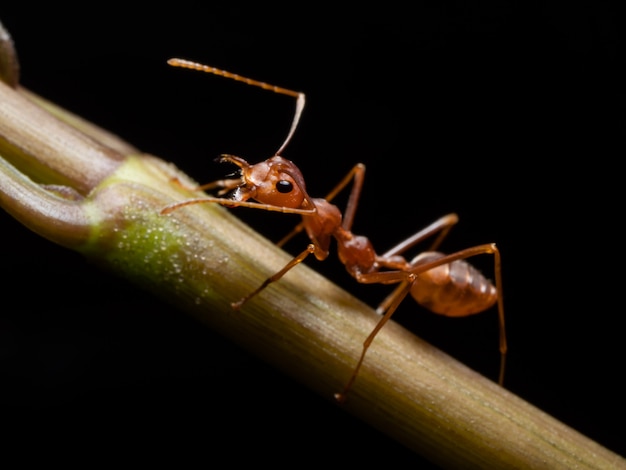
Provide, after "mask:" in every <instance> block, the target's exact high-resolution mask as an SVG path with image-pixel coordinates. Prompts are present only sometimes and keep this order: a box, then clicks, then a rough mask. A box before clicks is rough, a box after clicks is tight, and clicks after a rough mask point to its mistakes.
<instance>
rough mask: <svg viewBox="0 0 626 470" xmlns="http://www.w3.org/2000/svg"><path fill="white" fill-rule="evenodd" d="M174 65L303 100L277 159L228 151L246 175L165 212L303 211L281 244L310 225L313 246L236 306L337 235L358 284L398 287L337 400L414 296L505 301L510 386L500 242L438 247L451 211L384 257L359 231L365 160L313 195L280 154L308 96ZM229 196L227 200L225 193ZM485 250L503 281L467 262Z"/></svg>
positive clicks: (503, 347) (474, 307)
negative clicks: (205, 206)
mask: <svg viewBox="0 0 626 470" xmlns="http://www.w3.org/2000/svg"><path fill="white" fill-rule="evenodd" d="M168 63H169V64H170V65H172V66H177V67H184V68H190V69H194V70H200V71H204V72H208V73H213V74H216V75H220V76H223V77H226V78H231V79H233V80H237V81H242V82H244V83H247V84H249V85H253V86H257V87H260V88H263V89H267V90H271V91H274V92H276V93H280V94H285V95H289V96H293V97H295V98H296V111H295V116H294V119H293V122H292V124H291V128H290V130H289V133H288V135H287V138H286V139H285V141H284V142H283V144H282V145H281V147H280V148H279V149H278V151H277V152H276V154H275V155H274V156H272V157H270V158H269V159H267V160H265V161H263V162H260V163H257V164H249V163H248V162H247V161H245V160H244V159H243V158H241V157H237V156H234V155H222V156H221V157H220V159H219V160H220V161H221V162H228V163H231V164H234V165H236V166H237V167H239V174H240V176H239V177H236V178H228V179H222V180H218V181H214V182H213V183H209V184H206V185H203V186H200V187H199V188H197V189H200V190H218V192H217V197H212V196H207V197H202V198H197V199H189V200H185V201H182V202H176V203H173V204H170V205H168V206H166V207H165V208H163V209H162V211H161V214H168V213H170V212H172V211H174V210H177V209H179V208H181V207H184V206H188V205H192V204H201V203H216V204H221V205H224V206H227V207H236V206H237V207H250V208H256V209H262V210H267V211H277V212H284V213H292V214H300V215H301V216H302V221H301V222H300V224H298V225H297V226H296V227H295V228H294V230H292V232H291V233H289V234H288V235H287V236H286V237H284V238H283V239H282V240H281V241H280V242H279V243H278V245H279V246H283V245H284V244H285V243H286V242H287V241H288V240H290V239H291V238H292V237H293V236H294V235H296V234H297V233H299V232H301V231H303V230H304V231H305V232H306V234H307V235H308V237H309V239H310V243H309V244H308V246H307V247H306V249H305V250H303V251H302V252H301V253H300V254H298V255H297V256H295V257H294V258H293V259H292V260H291V261H289V262H288V263H287V264H286V265H285V266H284V267H283V268H282V269H280V270H279V271H278V272H276V273H275V274H273V275H272V276H270V277H268V278H267V279H266V280H265V281H264V282H263V283H262V284H261V285H260V286H259V287H258V288H257V289H256V290H254V291H253V292H250V293H249V294H248V295H246V296H245V297H243V298H242V299H240V300H238V301H236V302H234V303H233V304H232V306H233V308H235V309H239V308H241V307H242V306H243V305H244V304H245V303H246V302H247V301H248V300H250V299H251V298H252V297H254V296H255V295H257V294H258V293H259V292H261V291H262V290H263V289H265V288H266V287H267V286H268V285H269V284H271V283H272V282H276V281H278V280H279V279H281V278H282V277H283V275H285V274H286V273H287V272H288V271H289V270H290V269H292V268H293V267H295V266H296V265H298V264H299V263H301V262H302V261H304V260H305V259H306V258H307V257H308V256H309V255H311V254H313V255H314V256H315V258H317V259H318V260H319V261H323V260H324V259H326V258H327V257H328V255H329V253H330V252H329V248H330V243H331V241H332V239H335V241H336V244H337V252H338V256H339V259H340V261H341V262H342V264H343V265H344V266H345V268H346V270H347V271H348V272H349V273H350V274H351V275H352V276H353V277H354V278H355V279H356V281H357V282H359V283H364V284H397V287H396V288H395V289H394V290H393V292H392V293H391V294H389V295H388V296H387V298H386V299H384V300H383V302H382V303H381V304H380V305H379V306H378V308H377V310H376V311H377V313H378V314H379V315H381V319H380V320H379V321H378V323H377V324H376V326H375V327H374V329H373V330H372V332H371V333H370V334H369V336H368V337H367V338H366V339H365V341H364V342H363V348H362V351H361V355H360V357H359V359H358V361H357V364H356V366H355V367H354V369H353V371H352V374H351V376H350V377H349V379H348V381H347V383H346V385H345V387H344V389H343V390H342V391H341V392H340V393H336V394H335V398H336V399H337V401H339V402H343V401H344V400H345V399H346V396H347V394H348V391H349V390H350V389H351V388H352V385H353V383H354V381H355V380H356V378H357V375H358V373H359V370H360V368H361V365H362V363H363V360H364V358H365V354H366V352H367V350H368V349H369V347H370V344H371V343H372V341H373V340H374V338H375V337H376V335H377V334H378V332H379V331H380V329H381V328H382V327H383V326H384V325H385V324H386V323H387V321H388V320H389V319H390V318H391V316H392V314H393V313H394V312H395V310H396V309H397V307H398V306H399V305H400V303H401V302H402V301H403V300H404V298H405V297H406V296H407V295H408V294H410V295H411V296H412V297H413V298H414V299H415V300H416V301H417V302H418V303H419V304H421V305H423V306H424V307H426V308H428V309H429V310H431V311H432V312H434V313H437V314H441V315H446V316H452V317H462V316H467V315H472V314H475V313H480V312H483V311H485V310H487V309H489V308H490V307H492V306H494V305H496V304H497V309H498V319H499V334H500V373H499V380H498V382H499V384H500V385H502V383H503V380H504V369H505V359H506V351H507V344H506V335H505V328H504V306H503V301H502V287H501V285H502V281H501V277H502V276H501V268H500V264H501V263H500V252H499V250H498V248H497V247H496V245H495V244H494V243H489V244H484V245H478V246H475V247H472V248H466V249H463V250H460V251H457V252H456V253H452V254H448V255H445V254H443V253H440V252H438V251H435V250H437V248H438V246H439V245H440V244H441V242H442V241H443V239H444V238H445V236H446V235H447V233H448V232H449V230H450V229H451V228H452V226H453V225H454V224H456V223H457V221H458V217H457V215H456V214H448V215H446V216H444V217H441V218H440V219H438V220H436V221H435V222H433V223H431V224H430V225H428V226H427V227H425V228H424V229H422V230H420V231H419V232H417V233H416V234H414V235H413V236H411V237H409V238H407V239H406V240H404V241H402V242H401V243H399V244H398V245H396V246H395V247H393V248H391V249H390V250H388V251H387V252H385V253H383V254H377V253H376V251H375V250H374V247H373V245H372V243H371V242H370V240H369V239H368V238H366V237H364V236H361V235H355V234H354V233H352V232H351V227H352V224H353V221H354V216H355V213H356V208H357V203H358V200H359V197H360V194H361V189H362V187H363V181H364V177H365V166H364V165H363V164H360V163H359V164H357V165H355V166H354V167H353V168H352V170H351V171H350V172H349V173H348V174H347V175H346V176H345V177H344V178H343V180H342V181H340V182H339V184H338V185H337V186H336V187H335V188H334V189H333V190H332V191H331V192H330V193H329V194H328V195H327V196H326V197H325V198H313V197H311V196H309V195H308V193H307V192H306V189H305V182H304V177H303V176H302V174H301V172H300V170H299V169H298V168H297V167H296V165H295V164H294V163H293V162H291V161H289V160H287V159H285V158H283V157H282V156H280V154H281V153H282V152H283V150H284V149H285V147H286V146H287V144H288V143H289V141H290V140H291V137H292V136H293V134H294V132H295V130H296V127H297V125H298V122H299V120H300V116H301V114H302V110H303V108H304V104H305V95H304V94H303V93H299V92H295V91H292V90H288V89H285V88H280V87H276V86H273V85H269V84H266V83H263V82H258V81H256V80H252V79H248V78H245V77H241V76H239V75H235V74H231V73H229V72H226V71H224V70H220V69H216V68H213V67H209V66H206V65H202V64H198V63H196V62H189V61H186V60H182V59H170V60H169V61H168ZM351 182H352V189H351V191H350V195H349V198H348V202H347V206H346V209H345V211H344V213H343V214H342V213H341V211H340V210H339V208H338V207H337V206H335V205H333V204H331V202H330V201H331V200H332V199H333V198H334V197H335V196H336V195H337V194H338V193H339V192H340V191H342V190H343V189H344V188H345V187H346V186H348V184H350V183H351ZM225 195H226V196H227V197H222V196H225ZM430 237H435V239H434V242H433V243H432V244H431V246H430V249H429V250H428V251H426V252H422V253H420V254H418V255H417V256H416V257H414V258H413V259H412V260H410V261H407V260H406V259H405V258H404V257H403V256H402V253H404V252H405V251H406V250H408V249H409V248H411V247H413V246H414V245H416V244H417V243H419V242H421V241H423V240H425V239H428V238H430ZM479 254H491V255H493V257H494V265H495V284H494V283H492V282H491V281H489V280H488V279H487V278H485V277H484V276H483V275H482V274H481V273H480V272H479V271H478V270H477V269H475V268H474V267H473V266H471V265H470V264H469V263H467V262H466V261H465V259H467V258H470V257H472V256H476V255H479Z"/></svg>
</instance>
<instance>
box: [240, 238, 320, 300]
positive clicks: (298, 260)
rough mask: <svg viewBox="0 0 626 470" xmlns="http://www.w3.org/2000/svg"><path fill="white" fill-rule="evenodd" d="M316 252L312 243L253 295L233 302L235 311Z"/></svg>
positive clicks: (252, 293)
mask: <svg viewBox="0 0 626 470" xmlns="http://www.w3.org/2000/svg"><path fill="white" fill-rule="evenodd" d="M314 252H315V245H313V243H310V244H309V245H308V246H307V247H306V250H304V251H303V252H302V253H300V254H299V255H298V256H296V257H295V258H293V259H292V260H291V261H289V263H287V264H286V265H285V266H284V267H283V268H282V269H281V270H280V271H278V272H277V273H276V274H273V275H272V276H270V277H268V278H267V279H266V280H265V281H263V284H261V285H260V286H259V287H258V288H257V289H256V290H254V291H252V292H251V293H249V294H248V295H246V296H245V297H243V298H241V299H239V300H238V301H237V302H233V303H232V304H231V306H232V307H233V308H234V309H235V310H239V309H240V308H241V307H242V306H243V304H245V303H246V302H247V301H248V300H250V299H251V298H252V297H254V296H255V295H257V294H258V293H259V292H261V291H262V290H263V289H265V288H266V287H267V286H268V285H270V284H271V283H272V282H276V281H278V280H279V279H280V278H281V277H283V276H284V275H285V274H286V273H287V271H289V270H290V269H291V268H293V267H294V266H296V265H297V264H300V263H301V262H302V261H304V259H305V258H306V257H307V256H309V255H310V254H311V253H314Z"/></svg>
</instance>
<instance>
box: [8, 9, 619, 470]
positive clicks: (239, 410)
mask: <svg viewBox="0 0 626 470" xmlns="http://www.w3.org/2000/svg"><path fill="white" fill-rule="evenodd" d="M466 3H467V4H466ZM537 3H539V2H537ZM540 3H541V5H540V6H538V5H536V4H535V3H534V2H524V4H525V6H520V5H517V4H516V2H510V1H498V2H496V1H493V2H480V4H474V5H471V6H470V2H445V6H444V5H441V6H436V7H435V6H431V7H427V6H421V3H417V4H413V5H412V6H411V8H410V9H409V8H408V7H406V9H404V8H402V9H393V8H392V7H391V6H387V7H384V8H380V9H370V10H366V9H363V8H364V7H360V8H359V9H358V10H347V9H346V10H345V11H340V10H333V9H331V10H326V9H325V8H323V7H322V6H318V7H309V8H307V7H301V8H299V10H298V8H296V10H291V9H286V10H284V9H279V8H272V7H271V6H269V5H267V4H264V3H258V4H256V5H255V6H252V7H242V6H241V7H240V6H231V7H221V6H206V5H205V4H204V3H201V2H178V3H176V4H172V5H168V6H167V7H156V6H153V7H149V8H144V9H134V8H133V9H130V7H124V6H119V5H117V6H116V5H115V4H112V3H108V4H106V6H98V7H96V6H89V7H85V8H84V9H74V8H72V9H70V8H67V9H64V8H63V7H60V6H58V5H55V6H53V7H52V6H46V7H43V8H42V7H29V8H26V7H24V4H23V3H22V4H21V5H20V4H19V3H16V4H12V5H11V4H5V5H4V6H3V7H2V9H0V21H2V22H3V24H4V26H5V27H6V28H7V29H8V30H9V31H10V32H11V34H12V36H13V39H14V41H15V44H16V47H17V50H18V54H19V58H20V62H21V68H22V84H23V85H24V86H26V87H28V88H30V89H31V90H33V91H35V92H37V93H39V94H41V95H43V96H45V97H46V98H49V99H51V100H52V101H54V102H56V103H57V104H60V105H62V106H65V107H66V108H68V109H70V110H72V111H74V112H76V113H77V114H79V115H81V116H83V117H85V118H87V119H90V120H92V121H93V122H95V123H97V124H100V125H101V126H103V127H104V128H106V129H109V130H111V131H113V132H115V133H117V134H118V135H120V136H121V137H123V138H125V139H126V140H128V141H130V142H132V143H133V144H134V145H136V146H137V147H138V148H140V149H142V150H143V151H146V152H149V153H153V154H155V155H158V156H160V157H162V158H164V159H166V160H170V161H172V162H174V163H176V164H177V165H178V166H179V167H180V168H181V169H183V170H184V171H185V172H186V173H188V174H189V175H190V176H192V177H193V178H195V179H196V180H198V181H199V182H207V181H211V180H212V179H216V178H218V177H221V176H222V175H223V172H224V171H225V169H224V168H221V167H219V166H217V165H215V164H213V163H212V160H213V158H214V157H216V156H218V155H219V154H220V153H232V154H236V155H240V156H242V157H244V158H246V159H247V160H249V161H251V162H256V161H259V160H262V159H264V158H267V157H268V156H269V155H271V154H273V153H274V152H275V151H276V149H277V148H278V147H279V146H280V144H281V143H282V140H283V139H284V137H285V135H286V132H287V129H288V127H289V124H290V120H291V117H292V113H293V101H292V100H291V99H289V98H287V97H284V96H279V95H275V94H272V93H268V92H264V91H262V90H258V89H254V88H251V87H247V86H245V85H242V84H239V83H234V82H230V81H228V80H224V79H220V78H217V77H213V76H210V75H206V74H202V73H199V72H191V71H186V70H180V69H174V68H170V67H168V66H167V65H166V64H165V61H166V60H167V59H168V58H169V57H184V58H189V59H194V60H198V61H201V62H204V63H207V64H210V65H213V66H216V67H221V68H224V69H227V70H230V71H232V72H237V73H239V74H241V75H247V76H251V77H253V78H256V79H259V80H263V81H266V82H270V83H275V84H277V85H281V86H284V87H289V88H293V89H297V90H302V91H304V92H306V94H307V107H306V109H305V112H304V116H303V119H302V121H301V124H300V127H299V129H298V131H297V133H296V136H295V138H294V139H293V141H292V143H291V144H290V145H289V147H288V149H287V150H286V151H285V152H284V156H285V157H287V158H289V159H291V160H294V161H295V162H296V163H297V164H298V166H299V167H300V169H301V170H302V172H303V174H304V175H305V178H306V180H307V185H308V186H307V188H308V190H309V193H310V194H312V195H314V196H318V195H319V196H321V195H323V194H325V193H326V192H327V191H328V190H329V189H330V188H331V187H332V186H333V185H334V184H335V183H336V182H337V181H339V179H340V178H341V177H342V176H343V175H344V174H345V173H346V172H347V171H348V170H349V169H350V168H351V167H352V166H353V165H354V164H355V163H357V162H363V163H365V164H366V165H367V169H368V170H367V171H368V173H367V177H366V185H365V188H364V194H363V195H362V198H361V202H360V206H359V212H358V214H357V219H356V222H355V226H354V231H355V232H357V233H360V234H365V235H367V236H368V237H370V238H371V240H372V241H373V243H374V245H375V246H376V247H378V250H379V251H380V252H383V251H385V250H386V249H387V248H389V247H391V246H392V245H393V244H395V243H397V242H399V241H400V240H402V239H403V238H405V237H407V236H409V235H411V234H412V233H414V232H415V231H416V230H417V229H418V228H420V227H422V226H424V225H425V224H427V223H429V222H431V221H432V220H434V219H435V218H437V217H439V216H441V215H443V214H446V213H449V212H453V211H454V212H457V213H458V214H459V216H460V217H461V222H460V223H459V225H458V226H457V227H456V228H455V230H453V232H452V233H451V235H450V236H449V238H448V239H447V240H446V243H445V244H444V247H443V248H444V249H446V250H447V251H455V250H458V249H461V248H465V247H469V246H473V245H477V244H480V243H486V242H492V241H493V242H496V243H498V245H499V247H500V249H501V251H502V256H503V275H504V290H505V294H504V295H505V308H506V314H507V327H508V334H509V346H510V355H509V362H508V370H507V377H506V382H507V383H506V387H507V388H508V389H510V390H511V391H513V392H514V393H516V394H518V395H519V396H520V397H522V398H524V399H525V400H527V401H529V402H530V403H533V404H534V405H536V406H537V407H539V408H541V409H543V410H544V411H546V412H547V413H549V414H551V415H552V416H554V417H556V418H557V419H559V420H561V421H563V422H564V423H566V424H568V425H570V426H571V427H573V428H575V429H577V430H579V431H580V432H581V433H583V434H585V435H587V436H589V437H590V438H592V439H594V440H596V441H598V442H599V443H600V444H602V445H604V446H606V447H608V448H610V449H612V450H614V451H616V452H617V453H619V454H621V455H624V454H626V446H625V442H626V439H625V437H626V435H625V433H624V431H623V426H622V422H623V420H624V419H625V418H626V413H625V411H624V405H623V402H622V400H623V396H624V388H623V382H622V377H621V376H622V375H623V372H622V371H623V365H622V362H621V360H622V357H623V355H624V354H623V347H622V344H621V343H622V320H621V318H620V312H622V313H623V311H624V306H623V301H624V298H623V296H622V295H621V294H620V292H622V291H623V287H622V282H623V280H622V276H621V274H620V272H621V269H620V268H621V263H622V262H623V261H624V259H623V258H624V257H623V255H622V244H621V243H622V238H623V237H621V236H619V235H621V233H620V231H621V225H622V224H621V220H620V218H621V217H620V216H621V214H622V210H621V209H622V198H621V197H620V195H621V191H620V190H619V188H620V187H622V177H621V159H622V158H623V155H624V152H623V141H624V128H625V127H624V126H625V122H624V104H625V101H624V98H625V96H624V90H623V83H624V78H625V77H624V74H623V73H621V72H620V69H621V64H622V63H623V62H624V59H625V57H624V55H625V54H624V52H625V49H624V39H623V34H624V17H623V16H622V15H621V14H620V12H619V11H617V10H616V9H615V8H614V7H613V6H611V5H610V4H608V3H603V2H588V4H586V3H584V2H569V3H568V5H567V6H558V4H557V3H556V2H551V1H546V2H540ZM227 169H228V170H230V167H229V168H227ZM338 203H339V201H338ZM238 214H239V215H240V217H242V218H244V219H245V220H246V221H248V222H249V223H250V224H251V225H253V226H255V227H257V228H258V230H259V231H261V232H262V233H264V234H266V235H267V236H268V237H270V238H272V239H277V238H279V237H280V236H281V235H282V234H284V233H286V232H287V231H288V230H289V229H290V228H291V227H292V226H293V224H295V223H296V220H295V219H293V218H290V217H288V216H283V215H277V214H268V213H261V212H255V211H238ZM0 217H1V218H2V227H3V232H4V237H3V239H4V240H5V243H4V246H5V250H4V253H3V267H4V270H5V276H4V282H3V286H4V297H3V305H4V307H3V308H2V309H1V312H0V377H1V379H0V380H1V381H2V385H1V387H0V388H1V392H0V397H1V402H0V406H2V414H3V415H9V414H10V415H13V416H15V417H16V418H17V419H16V420H15V421H14V422H15V423H16V425H17V424H23V425H25V426H26V428H25V429H23V428H13V432H12V434H13V435H14V436H17V438H18V440H23V442H30V443H31V444H32V445H33V446H37V445H40V444H42V443H43V442H55V444H56V452H60V453H61V455H62V456H64V457H68V456H70V455H72V453H73V451H74V450H75V449H76V448H78V447H80V448H84V447H85V446H87V447H88V448H90V449H92V455H93V456H94V458H101V457H104V456H106V455H108V456H112V457H113V458H116V456H118V455H121V454H119V453H118V452H119V450H120V449H132V453H131V455H132V456H133V457H134V458H144V459H147V460H144V462H146V461H151V460H152V459H154V458H155V457H156V458H157V459H158V460H159V461H160V459H162V458H165V457H170V456H171V457H174V458H176V459H180V460H179V462H182V461H184V460H185V459H192V458H193V459H198V458H200V459H203V460H206V461H209V462H210V461H212V460H213V459H215V458H228V459H229V461H230V462H233V463H236V462H241V463H253V462H271V463H273V464H274V465H278V466H286V465H292V464H293V463H295V461H294V458H297V457H295V456H298V457H303V458H305V459H306V460H307V461H309V462H312V463H320V464H327V463H328V462H333V463H346V464H348V463H350V464H356V465H360V464H361V463H367V462H369V461H371V459H379V460H380V461H381V462H382V461H384V462H386V463H392V464H393V462H395V461H398V462H403V463H411V462H413V463H415V464H418V465H421V466H422V467H421V468H424V466H425V465H427V464H426V463H425V462H423V461H422V460H421V458H420V457H419V456H416V455H414V454H412V453H411V452H409V451H407V450H406V449H404V448H403V447H401V446H400V445H398V444H396V443H395V442H393V441H390V440H389V439H388V438H386V437H385V436H383V435H381V434H380V433H379V432H377V431H376V430H374V429H371V428H369V427H368V426H365V425H363V424H362V423H360V422H359V421H358V420H356V419H354V418H353V417H351V416H349V415H348V414H347V413H345V412H343V411H342V410H341V409H339V408H338V407H336V406H334V405H333V404H331V403H330V402H328V401H327V400H326V399H325V398H322V397H318V396H316V395H313V394H312V393H311V392H309V391H308V390H306V389H303V388H302V387H301V386H300V385H299V384H297V383H294V382H293V381H292V380H291V379H289V378H287V377H284V376H283V375H281V374H280V373H279V372H276V371H274V370H273V369H271V368H270V367H268V366H267V365H265V364H263V363H261V362H259V361H258V360H257V359H256V358H254V357H251V356H250V355H248V354H247V353H246V352H245V351H242V350H241V349H239V348H237V347H236V346H234V345H232V344H230V343H229V342H228V341H226V340H224V339H222V338H220V337H219V336H217V335H216V334H214V333H213V332H211V331H210V330H207V329H206V328H205V327H204V326H203V325H200V324H199V323H198V322H196V321H195V320H194V319H191V318H189V317H187V316H186V315H184V314H183V313H181V312H179V311H176V310H175V309H173V308H171V307H169V306H167V305H164V304H162V303H160V302H158V301H157V300H155V299H154V298H153V297H152V296H151V295H148V294H145V293H143V292H141V291H137V290H136V289H135V288H134V286H132V285H128V284H127V283H125V282H124V281H121V280H119V279H116V278H112V277H111V276H109V275H107V274H104V273H102V272H100V271H98V270H97V269H96V268H94V267H92V266H90V265H89V264H88V263H87V262H86V261H85V260H83V259H82V258H81V257H80V256H79V255H77V254H74V253H72V252H68V251H67V250H65V249H62V248H59V247H57V246H55V245H52V244H51V243H50V242H48V241H46V240H43V239H40V238H39V237H37V236H36V235H34V234H32V233H30V232H28V231H27V230H26V229H24V228H23V227H22V226H20V225H19V224H17V223H16V222H15V221H14V220H13V219H11V218H10V217H9V216H7V215H6V214H4V213H2V214H0ZM300 243H301V244H304V243H305V240H302V239H301V240H300ZM300 247H301V245H298V244H297V243H295V242H294V243H293V245H292V246H290V247H289V249H290V250H291V251H293V252H295V251H296V250H298V249H300ZM485 258H486V259H485V260H480V259H476V265H477V266H479V267H480V268H481V269H483V270H485V271H486V272H489V270H490V267H491V260H490V259H488V257H485ZM311 264H313V265H314V266H315V268H316V269H318V270H319V271H321V272H324V273H325V274H326V275H327V276H329V277H331V278H332V279H334V280H335V281H336V282H337V283H338V284H340V285H341V286H343V287H344V288H345V289H346V290H348V291H350V292H353V293H354V294H355V295H357V296H359V297H361V298H363V299H364V300H366V301H367V302H369V303H371V304H372V305H376V303H377V302H378V301H380V300H381V299H382V298H383V297H384V295H385V294H386V293H387V292H388V289H387V288H383V287H379V286H359V285H357V284H356V283H355V282H354V281H353V279H352V278H350V277H349V275H348V274H347V273H345V271H344V270H343V267H342V266H340V265H339V263H338V262H337V261H336V260H335V259H334V258H333V259H332V260H328V261H326V262H324V263H322V264H320V263H316V262H314V261H312V262H311ZM394 318H395V319H396V320H397V321H398V322H400V323H402V324H403V325H405V326H406V327H407V328H410V329H411V330H412V331H415V332H416V333H417V334H418V335H419V336H421V337H423V338H424V339H426V340H428V341H430V342H432V343H433V344H435V345H437V346H438V347H440V348H441V349H443V350H444V351H446V352H448V353H449V354H451V355H453V356H455V357H457V358H459V360H461V361H462V362H464V363H466V364H468V365H469V366H471V367H473V368H475V369H476V370H478V371H479V372H481V373H483V374H484V375H486V376H488V377H493V378H495V376H496V374H497V365H498V354H497V321H496V316H495V313H493V312H489V313H486V314H484V315H478V316H476V317H472V318H466V319H454V320H450V319H446V318H439V317H437V316H435V315H432V314H430V313H428V312H425V311H423V310H422V309H421V308H420V307H418V306H417V305H416V304H415V303H413V302H410V301H407V302H405V304H404V305H403V306H402V308H401V309H400V310H399V311H398V312H397V314H396V315H395V317H394ZM11 422H12V423H13V421H11ZM62 429H65V430H62ZM67 429H69V431H67ZM53 438H55V439H53ZM57 438H58V439H57Z"/></svg>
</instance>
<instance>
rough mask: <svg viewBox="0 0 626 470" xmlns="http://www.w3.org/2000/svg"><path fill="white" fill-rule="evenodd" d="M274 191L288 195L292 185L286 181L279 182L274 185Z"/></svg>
mask: <svg viewBox="0 0 626 470" xmlns="http://www.w3.org/2000/svg"><path fill="white" fill-rule="evenodd" d="M276 190H277V191H278V192H279V193H282V194H287V193H290V192H291V191H292V190H293V184H292V183H291V182H289V181H287V180H280V181H279V182H278V183H276Z"/></svg>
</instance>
